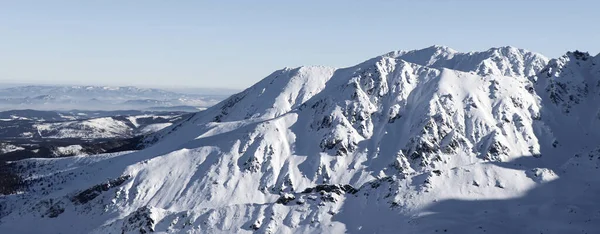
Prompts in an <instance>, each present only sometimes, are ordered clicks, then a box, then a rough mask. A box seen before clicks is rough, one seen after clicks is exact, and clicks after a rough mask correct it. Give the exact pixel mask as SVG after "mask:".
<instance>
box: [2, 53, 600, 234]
mask: <svg viewBox="0 0 600 234" xmlns="http://www.w3.org/2000/svg"><path fill="white" fill-rule="evenodd" d="M432 48H433V49H434V52H433V53H430V52H431V51H425V52H427V53H424V54H418V52H414V51H413V52H406V53H404V52H398V53H395V52H394V53H393V54H386V55H383V56H379V57H375V58H373V59H370V60H367V61H365V62H363V63H360V64H358V65H356V66H352V67H348V68H340V69H335V68H327V67H319V66H317V67H301V68H294V69H291V68H286V69H282V70H278V71H275V72H274V73H272V74H271V75H269V76H267V77H266V78H265V79H263V80H261V81H259V82H258V83H257V84H255V85H253V86H251V87H250V88H248V89H246V90H244V91H242V92H240V93H238V94H235V95H233V96H231V97H230V98H228V99H226V100H224V101H222V102H220V103H219V104H217V105H215V106H213V107H210V108H208V109H207V110H205V111H203V112H200V113H196V114H194V115H192V116H190V117H189V118H187V119H184V120H181V121H180V122H178V123H175V124H173V125H172V126H170V127H167V128H165V129H164V130H162V131H160V132H158V133H156V134H155V135H153V136H151V137H149V138H147V141H146V142H147V148H146V149H145V150H141V151H137V152H131V153H121V154H109V155H98V156H87V157H74V158H66V159H52V160H44V161H41V160H27V161H21V162H16V163H15V164H16V165H18V166H21V167H23V168H30V169H25V170H24V171H23V173H25V172H28V173H31V174H32V176H30V177H25V178H24V179H25V180H26V181H28V183H30V186H29V187H28V188H27V189H25V191H23V192H22V193H21V194H16V195H10V196H5V197H0V199H1V200H0V203H2V204H7V205H6V207H9V208H6V209H4V210H3V212H2V213H1V215H0V229H4V230H13V231H23V230H28V231H33V230H41V228H44V227H50V226H55V225H58V224H61V222H64V221H66V220H69V221H70V222H73V220H78V221H80V222H81V223H80V224H79V223H77V222H75V223H74V224H72V226H70V230H65V231H72V232H92V233H121V232H122V233H136V232H148V231H156V232H189V233H224V232H260V233H288V232H298V233H311V232H365V233H373V232H390V231H393V230H402V231H404V232H406V233H415V232H434V230H435V231H441V230H451V231H460V230H463V229H464V228H474V227H470V226H468V227H467V226H462V225H463V224H462V223H464V222H461V220H475V221H469V222H466V223H468V224H472V225H480V226H479V227H480V228H482V229H483V228H485V229H486V230H487V231H488V232H491V233H503V229H502V227H507V226H510V224H512V223H517V222H516V221H514V220H510V219H507V218H506V217H508V215H505V214H507V213H510V214H514V215H518V216H528V218H529V219H532V220H534V219H535V218H536V217H538V216H539V217H542V218H544V217H545V218H548V217H547V216H544V215H547V213H548V212H547V210H546V211H541V210H536V211H537V212H533V214H532V212H528V210H526V209H523V208H520V207H519V204H513V203H510V204H509V205H508V206H506V207H504V208H502V209H505V211H506V212H505V213H502V212H498V211H494V212H492V213H494V214H496V215H497V216H493V217H488V218H487V219H486V220H483V221H482V220H481V219H477V216H478V215H479V216H484V215H483V214H479V213H475V215H473V213H469V212H466V213H454V212H453V209H457V210H460V209H463V210H464V209H467V208H458V207H456V206H453V205H451V206H450V207H451V208H442V211H439V210H438V212H437V213H436V214H454V216H448V217H447V216H443V217H444V220H440V219H435V218H436V216H435V214H432V213H429V212H430V211H431V209H433V210H435V209H438V207H436V204H438V201H451V200H452V199H462V200H465V201H478V200H497V201H502V200H505V201H512V200H515V199H517V198H518V197H521V196H526V195H527V194H528V192H529V191H535V190H536V189H538V188H543V187H544V186H552V185H554V184H557V183H558V184H562V183H572V184H573V190H572V191H577V192H572V193H564V192H556V194H559V195H560V196H559V195H557V197H552V196H546V197H539V200H538V201H537V202H538V203H541V204H542V205H544V206H542V207H547V209H549V210H551V211H553V212H552V213H553V215H555V216H552V217H570V219H569V220H574V221H572V222H575V223H577V224H581V225H579V226H573V228H572V229H567V230H576V229H575V228H577V227H579V228H584V229H582V230H584V231H590V232H592V231H599V229H598V227H595V226H593V225H589V224H584V220H590V222H592V223H593V222H594V221H600V220H599V219H600V217H598V216H594V215H589V214H591V213H593V212H595V210H598V209H599V208H600V206H599V205H598V204H592V205H590V204H589V200H585V199H583V200H582V199H577V198H579V197H581V196H582V194H584V193H583V192H579V191H592V193H593V191H600V189H599V188H598V186H595V185H594V183H595V182H597V181H598V180H597V179H596V178H598V177H597V176H595V175H597V173H598V171H597V170H596V169H594V165H600V157H598V158H597V157H596V154H595V153H594V152H595V151H593V149H594V148H597V143H596V142H594V140H593V139H597V138H595V137H596V133H595V131H594V129H598V128H597V127H599V125H598V124H600V123H598V122H599V121H600V119H598V118H592V117H593V116H594V113H595V112H594V111H598V110H599V109H598V106H597V105H596V106H595V105H593V104H594V103H597V102H595V100H596V96H598V95H599V94H597V93H594V95H590V93H593V92H595V91H596V90H595V89H591V88H588V89H587V90H588V91H587V92H584V91H585V88H583V89H582V88H581V87H585V84H587V85H588V86H590V84H589V83H593V81H597V80H600V76H596V73H595V71H596V69H597V68H598V65H596V64H595V62H593V61H595V60H594V59H595V58H594V59H591V58H589V59H586V60H585V61H588V62H586V63H582V62H581V61H579V62H578V61H575V60H572V59H571V57H577V58H584V57H585V56H579V55H575V54H573V56H567V57H566V58H564V59H563V60H552V61H551V62H550V65H547V64H546V63H548V59H546V58H545V57H540V56H537V55H535V54H533V55H532V54H529V55H527V52H525V51H524V50H518V49H514V48H512V47H506V48H498V49H496V50H494V49H492V50H489V51H491V52H490V53H486V52H474V53H473V54H469V53H466V54H465V53H459V52H456V51H453V50H451V49H447V48H437V47H432ZM426 50H427V49H426ZM502 50H506V51H504V52H507V53H504V52H502ZM417 51H418V50H417ZM440 51H442V52H440ZM444 51H445V52H444ZM498 51H500V52H502V53H499V52H498ZM497 52H498V53H497ZM444 53H446V54H444ZM439 55H442V56H441V57H440V56H439ZM505 55H508V56H505ZM428 56H429V58H428V59H422V58H427V57H428ZM468 56H471V57H468ZM486 56H488V57H486ZM498 58H499V59H498ZM405 59H408V60H413V61H416V62H420V63H424V64H428V65H421V64H418V63H414V62H409V61H406V60H405ZM578 60H582V59H578ZM581 64H583V65H584V68H581V66H580V65H581ZM509 65H510V66H509ZM542 65H543V66H542ZM444 66H449V67H452V68H455V69H449V68H446V67H444ZM588 66H589V69H588ZM546 68H547V69H546ZM459 69H460V70H467V71H460V70H459ZM558 70H560V71H561V72H560V73H559V72H554V71H558ZM564 71H572V72H564ZM576 71H586V72H576ZM587 71H590V72H589V74H588V72H587ZM532 72H533V73H535V74H534V75H535V76H531V75H530V74H531V73H532ZM584 73H585V74H584ZM548 74H550V75H549V76H550V77H547V76H545V75H548ZM582 74H583V75H582ZM562 80H568V81H570V82H560V84H559V83H557V82H555V81H562ZM547 81H552V82H547ZM583 81H585V84H581V83H578V82H583ZM563 86H564V88H563ZM549 87H550V88H549ZM571 95H573V97H576V98H577V99H575V98H570V96H571ZM553 97H555V98H553ZM567 107H568V110H569V112H566V111H565V108H567ZM591 107H593V108H591ZM575 114H576V115H575ZM577 116H585V117H587V118H586V122H584V123H585V124H586V125H585V126H577V125H578V124H577V123H575V122H574V121H573V119H574V118H575V117H577ZM590 116H591V117H590ZM585 129H587V130H585ZM586 134H587V135H586ZM588 152H589V155H591V156H590V157H589V160H588V158H587V156H577V155H588ZM574 154H577V155H574ZM582 157H583V159H585V160H583V159H582ZM586 160H587V161H586ZM588 166H589V168H588ZM583 168H585V171H586V173H587V174H583V175H587V176H584V177H582V175H581V174H579V173H580V172H579V171H580V170H581V171H584V170H583ZM596 168H597V167H596ZM52 171H58V172H55V173H52ZM40 183H41V184H40ZM44 183H53V184H54V186H52V187H48V188H47V189H46V187H43V186H45V185H44ZM586 183H588V185H585V184H586ZM42 187H43V188H44V190H41V188H42ZM586 189H587V190H586ZM42 191H44V192H42ZM526 198H527V199H529V198H528V197H526ZM586 198H587V197H586ZM553 199H560V202H558V203H557V202H555V201H554V200H553ZM588 199H589V198H588ZM23 201H32V202H31V204H28V205H20V202H23ZM33 201H37V202H33ZM538 203H536V204H538ZM570 207H571V208H570ZM572 207H577V208H576V209H577V210H578V211H579V212H578V213H577V214H572V213H569V209H571V210H572V209H573V208H572ZM530 209H533V208H530ZM535 209H539V208H535ZM30 210H31V211H32V212H27V211H30ZM357 212H359V214H360V215H357ZM511 212H512V213H511ZM569 215H570V216H569ZM40 216H42V217H41V218H40ZM358 216H361V217H358ZM363 216H364V217H374V218H362V217H363ZM486 217H487V216H486ZM445 220H448V221H447V222H446V221H445ZM565 220H566V219H565ZM32 221H35V222H36V223H38V227H30V226H26V225H24V223H26V222H32ZM566 222H567V221H564V222H561V224H562V225H565V227H569V226H568V224H567V223H566ZM585 223H587V221H585ZM555 225H556V224H555ZM519 227H521V226H519ZM36 228H40V229H36ZM461 228H463V229H461ZM522 228H523V229H522V230H524V231H527V232H539V231H544V232H549V233H553V231H554V233H560V229H555V230H548V228H547V227H545V226H542V225H533V226H528V227H522ZM464 230H466V229H464Z"/></svg>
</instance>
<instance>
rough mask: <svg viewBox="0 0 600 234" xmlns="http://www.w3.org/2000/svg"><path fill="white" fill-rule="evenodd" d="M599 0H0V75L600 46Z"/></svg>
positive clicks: (129, 81)
mask: <svg viewBox="0 0 600 234" xmlns="http://www.w3.org/2000/svg"><path fill="white" fill-rule="evenodd" d="M598 2H599V1H593V0H590V1H584V0H569V1H566V0H565V1H559V0H554V1H552V0H550V1H542V0H523V1H517V0H509V1H499V0H498V1H475V0H462V1H461V0H454V1H451V0H439V1H435V0H423V1H391V0H386V1H384V0H381V1H338V0H328V1H310V0H309V1H233V0H232V1H183V0H181V1H153V0H146V1H141V0H139V1H134V0H129V1H116V0H107V1H93V0H90V1H75V0H72V1H61V0H53V1H45V0H39V1H28V0H14V1H9V0H6V1H0V82H19V83H44V84H51V83H60V84H99V85H141V86H153V87H228V88H239V89H241V88H245V87H247V86H249V85H251V84H253V83H255V82H257V81H258V80H260V79H262V78H263V77H265V76H266V75H268V74H269V73H271V72H272V71H274V70H276V69H280V68H283V67H296V66H301V65H328V66H336V67H344V66H350V65H354V64H357V63H359V62H361V61H364V60H366V59H368V58H371V57H374V56H377V55H380V54H383V53H386V52H388V51H392V50H398V49H404V50H408V49H419V48H424V47H428V46H431V45H433V44H437V45H446V46H449V47H451V48H454V49H456V50H459V51H473V50H485V49H488V48H490V47H494V46H504V45H512V46H516V47H520V48H525V49H528V50H531V51H535V52H539V53H542V54H544V55H546V56H550V57H556V56H560V55H562V54H563V53H564V52H565V51H567V50H575V49H579V50H584V51H589V52H590V53H592V54H597V53H598V52H600V30H598V22H600V14H598V12H597V11H598V9H600V3H598Z"/></svg>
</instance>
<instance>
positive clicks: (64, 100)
mask: <svg viewBox="0 0 600 234" xmlns="http://www.w3.org/2000/svg"><path fill="white" fill-rule="evenodd" d="M227 96H229V94H228V93H223V94H221V95H215V94H212V93H211V94H201V93H197V94H182V93H176V92H172V91H166V90H161V89H149V88H137V87H130V86H128V87H108V86H35V85H29V86H17V87H11V88H4V89H0V109H6V110H10V109H23V108H27V109H39V110H71V109H83V110H123V109H135V110H141V109H146V108H157V107H175V106H187V107H196V108H205V107H209V106H211V105H214V104H215V103H218V102H219V101H221V100H223V99H225V98H226V97H227ZM196 111H197V110H196Z"/></svg>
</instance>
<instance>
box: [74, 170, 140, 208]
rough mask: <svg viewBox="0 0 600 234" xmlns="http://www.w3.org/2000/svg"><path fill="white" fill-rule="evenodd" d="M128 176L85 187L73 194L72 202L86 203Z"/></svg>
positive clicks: (118, 184) (117, 184) (122, 181)
mask: <svg viewBox="0 0 600 234" xmlns="http://www.w3.org/2000/svg"><path fill="white" fill-rule="evenodd" d="M129 178H131V176H129V175H125V176H121V177H119V178H116V179H112V180H110V181H108V182H106V183H103V184H99V185H96V186H94V187H91V188H89V189H86V190H84V191H83V192H81V193H79V194H77V195H75V197H73V198H72V201H73V202H74V203H79V204H85V203H88V202H89V201H91V200H93V199H94V198H96V197H98V196H99V195H100V194H102V192H106V191H108V190H109V189H111V188H114V187H117V186H120V185H122V184H123V183H125V181H127V180H128V179H129Z"/></svg>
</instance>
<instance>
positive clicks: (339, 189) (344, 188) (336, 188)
mask: <svg viewBox="0 0 600 234" xmlns="http://www.w3.org/2000/svg"><path fill="white" fill-rule="evenodd" d="M321 191H324V192H328V193H336V194H338V195H342V193H350V194H355V193H357V192H358V190H357V189H355V188H354V187H352V186H351V185H348V184H345V185H337V184H320V185H317V186H316V187H314V188H307V189H305V190H304V191H302V193H313V192H317V193H318V192H321Z"/></svg>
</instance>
